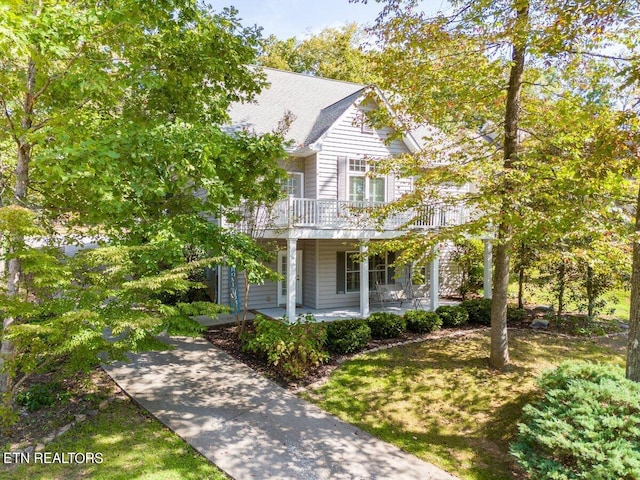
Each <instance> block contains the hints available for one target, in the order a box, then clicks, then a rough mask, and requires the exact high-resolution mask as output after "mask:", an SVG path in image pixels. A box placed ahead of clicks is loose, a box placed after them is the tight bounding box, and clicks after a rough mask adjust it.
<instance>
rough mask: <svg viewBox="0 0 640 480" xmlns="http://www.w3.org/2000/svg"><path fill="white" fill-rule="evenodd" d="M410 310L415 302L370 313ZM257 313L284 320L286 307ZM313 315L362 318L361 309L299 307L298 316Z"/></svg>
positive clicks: (321, 319) (324, 319)
mask: <svg viewBox="0 0 640 480" xmlns="http://www.w3.org/2000/svg"><path fill="white" fill-rule="evenodd" d="M422 303H423V305H424V308H422V310H429V302H428V300H427V301H423V302H422ZM439 303H440V305H458V304H459V303H460V302H459V301H458V300H451V299H448V298H441V299H439ZM408 310H414V307H413V302H412V301H408V302H404V303H403V304H402V306H400V305H399V304H398V303H392V304H390V305H385V306H384V308H382V307H381V306H380V305H377V306H374V305H372V306H371V307H370V310H369V311H370V312H371V313H373V312H391V313H397V314H399V315H402V314H404V313H405V312H406V311H408ZM256 312H257V313H258V314H260V315H264V316H265V317H269V318H282V317H284V315H285V312H286V310H285V308H284V307H275V308H262V309H259V310H256ZM308 313H309V314H311V315H313V316H314V318H315V319H316V320H317V321H319V322H330V321H332V320H345V319H348V318H360V308H359V307H350V308H321V309H315V308H308V307H297V308H296V315H305V314H308Z"/></svg>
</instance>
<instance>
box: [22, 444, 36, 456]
mask: <svg viewBox="0 0 640 480" xmlns="http://www.w3.org/2000/svg"><path fill="white" fill-rule="evenodd" d="M35 449H36V448H35V447H34V446H33V445H29V446H28V447H27V448H25V449H24V450H23V452H24V453H26V454H27V455H29V456H31V454H32V453H33V452H34V451H35Z"/></svg>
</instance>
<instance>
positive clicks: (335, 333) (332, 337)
mask: <svg viewBox="0 0 640 480" xmlns="http://www.w3.org/2000/svg"><path fill="white" fill-rule="evenodd" d="M369 340H371V328H369V325H367V321H366V320H360V319H357V318H354V319H352V320H338V321H335V322H329V323H327V348H328V349H329V351H330V352H333V353H339V354H344V353H353V352H359V351H360V350H362V349H363V348H364V347H366V346H367V343H369Z"/></svg>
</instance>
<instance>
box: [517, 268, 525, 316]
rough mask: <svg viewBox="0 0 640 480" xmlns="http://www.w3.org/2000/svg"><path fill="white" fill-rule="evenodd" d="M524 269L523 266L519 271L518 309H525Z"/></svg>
mask: <svg viewBox="0 0 640 480" xmlns="http://www.w3.org/2000/svg"><path fill="white" fill-rule="evenodd" d="M523 297H524V267H523V266H522V265H521V266H520V269H519V271H518V308H519V309H521V310H522V309H523V308H524V301H523Z"/></svg>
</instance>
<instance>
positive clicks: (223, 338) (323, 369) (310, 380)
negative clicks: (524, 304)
mask: <svg viewBox="0 0 640 480" xmlns="http://www.w3.org/2000/svg"><path fill="white" fill-rule="evenodd" d="M477 329H478V326H474V325H468V326H464V327H461V328H457V329H455V330H453V329H444V330H438V331H436V332H432V333H429V334H424V333H411V332H405V333H403V334H402V336H400V337H398V338H391V339H385V340H373V339H372V340H371V341H370V342H369V343H368V344H367V347H366V348H365V349H364V350H363V352H367V351H371V350H375V349H378V348H384V347H387V346H395V345H398V344H402V343H411V342H418V341H422V340H427V339H436V338H442V337H447V336H451V335H459V334H461V333H462V334H463V333H464V332H466V331H471V330H477ZM245 331H246V332H247V333H248V334H252V333H253V332H254V330H253V325H252V324H251V323H248V324H247V327H246V329H245ZM204 337H205V338H206V339H207V340H208V341H209V342H211V343H212V344H213V345H215V346H216V347H218V348H220V349H221V350H223V351H225V352H227V353H228V354H230V355H231V356H233V357H235V358H237V359H238V360H240V361H241V362H243V363H245V364H246V365H248V366H249V367H251V368H253V369H254V370H256V371H258V372H260V373H261V374H263V375H264V376H265V377H267V378H269V379H270V380H272V381H273V382H275V383H277V384H278V385H280V386H281V387H283V388H286V389H288V390H291V391H299V390H301V389H304V388H306V387H308V386H309V385H312V384H317V383H319V382H322V381H324V380H326V379H327V378H328V377H329V375H330V374H331V372H332V371H333V370H335V369H336V368H337V367H338V366H340V364H341V363H342V362H344V361H345V360H348V359H350V358H352V357H354V356H356V355H359V354H362V353H363V352H358V353H353V354H348V355H337V354H330V357H329V361H328V362H327V363H325V364H322V365H320V366H319V367H316V368H314V369H313V370H311V371H310V372H309V373H308V374H307V375H306V376H305V377H303V378H301V379H298V380H290V379H287V378H285V377H283V376H282V375H281V373H280V372H279V371H278V370H277V369H276V368H274V367H273V366H272V365H269V364H268V363H267V361H266V360H265V359H263V358H260V357H256V356H255V355H253V354H251V353H247V352H244V351H243V350H242V342H241V341H240V339H239V338H238V327H237V326H236V325H225V326H216V327H210V328H209V329H208V330H207V331H206V332H205V333H204Z"/></svg>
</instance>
